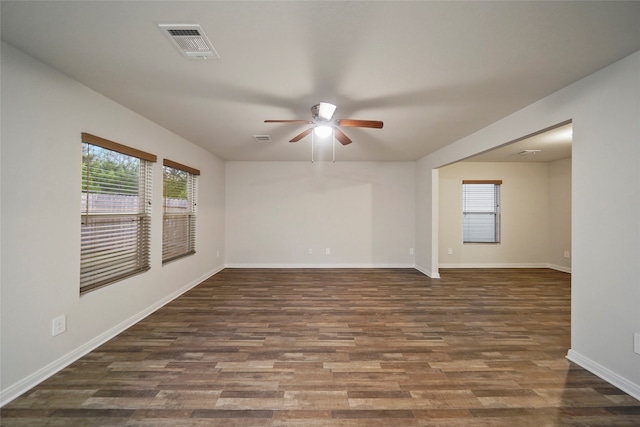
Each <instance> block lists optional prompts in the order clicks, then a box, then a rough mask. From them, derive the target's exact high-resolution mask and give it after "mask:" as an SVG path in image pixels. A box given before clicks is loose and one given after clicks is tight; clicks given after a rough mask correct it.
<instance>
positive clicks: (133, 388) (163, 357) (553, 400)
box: [0, 269, 640, 427]
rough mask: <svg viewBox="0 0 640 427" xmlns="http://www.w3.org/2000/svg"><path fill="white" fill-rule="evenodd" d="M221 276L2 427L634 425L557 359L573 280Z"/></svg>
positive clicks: (593, 382)
mask: <svg viewBox="0 0 640 427" xmlns="http://www.w3.org/2000/svg"><path fill="white" fill-rule="evenodd" d="M441 275H442V278H441V279H438V280H434V279H429V278H428V277H426V276H424V275H422V274H421V273H419V272H417V271H415V270H412V269H393V270H392V269H375V270H374V269H340V270H333V269H296V270H285V269H275V270H266V269H227V270H224V271H222V272H220V273H218V274H217V275H215V276H213V277H211V278H209V279H208V280H206V281H205V282H203V283H202V284H200V285H199V286H197V287H196V288H194V289H192V290H191V291H189V292H187V293H186V294H184V295H183V296H181V297H180V298H178V299H176V300H175V301H173V302H172V303H170V304H168V305H167V306H165V307H163V308H162V309H160V310H158V311H157V312H155V313H154V314H152V315H151V316H149V317H148V318H146V319H145V320H143V321H142V322H140V323H138V324H137V325H135V326H133V327H131V328H130V329H128V330H127V331H125V332H124V333H122V334H120V335H119V336H117V337H116V338H114V339H112V340H110V341H109V342H107V343H106V344H104V345H102V346H101V347H99V348H98V349H96V350H95V351H93V352H91V353H90V354H88V355H87V356H85V357H83V358H82V359H80V360H78V361H77V362H75V363H73V364H72V365H71V366H69V367H67V368H66V369H64V370H62V371H61V372H59V373H58V374H56V375H55V376H53V377H51V378H50V379H48V380H47V381H45V382H43V383H42V384H40V385H38V386H37V387H35V388H33V389H32V390H30V391H29V392H27V393H26V394H25V395H23V396H21V397H19V398H18V399H16V400H14V401H13V402H11V403H10V404H8V405H6V406H5V407H4V408H3V409H2V410H1V412H0V417H1V418H0V421H1V424H2V426H6V427H13V426H21V427H22V426H29V427H37V426H153V427H162V426H171V427H177V426H235V427H237V426H252V427H253V426H296V427H305V426H385V427H386V426H392V427H402V426H483V427H484V426H535V427H540V426H561V425H574V426H638V425H640V402H639V401H637V400H635V399H634V398H632V397H630V396H629V395H627V394H625V393H623V392H622V391H620V390H618V389H616V388H615V387H613V386H611V385H609V384H608V383H606V382H605V381H603V380H601V379H599V378H597V377H595V376H594V375H592V374H590V373H589V372H587V371H585V370H584V369H582V368H579V367H577V366H576V365H573V364H571V363H570V362H568V361H567V360H566V359H565V355H566V353H567V350H568V348H569V345H570V335H569V329H570V286H571V285H570V275H568V274H565V273H560V272H557V271H553V270H546V269H518V270H508V269H506V270H468V269H465V270H443V271H442V272H441Z"/></svg>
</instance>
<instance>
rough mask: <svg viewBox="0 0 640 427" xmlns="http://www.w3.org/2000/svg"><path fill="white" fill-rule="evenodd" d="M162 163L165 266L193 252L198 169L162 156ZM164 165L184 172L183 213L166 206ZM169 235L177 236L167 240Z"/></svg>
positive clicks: (165, 171) (194, 250)
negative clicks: (184, 204)
mask: <svg viewBox="0 0 640 427" xmlns="http://www.w3.org/2000/svg"><path fill="white" fill-rule="evenodd" d="M162 166H163V167H162V265H165V264H167V263H170V262H173V261H176V260H178V259H181V258H184V257H186V256H190V255H193V254H195V253H196V224H197V209H196V208H197V198H198V179H197V177H198V176H200V170H198V169H196V168H193V167H191V166H186V165H184V164H182V163H178V162H175V161H173V160H169V159H163V162H162ZM167 168H170V169H174V170H176V171H179V172H183V173H185V174H186V183H185V184H186V187H185V188H184V191H185V199H184V200H185V201H186V207H185V210H184V211H182V212H180V211H178V212H176V211H173V212H172V211H171V208H170V207H169V206H168V203H167V202H168V200H170V198H168V197H167V181H166V178H167ZM177 200H181V199H177ZM169 224H171V228H169ZM170 234H173V235H174V236H176V235H178V236H179V237H178V238H171V239H169V236H170Z"/></svg>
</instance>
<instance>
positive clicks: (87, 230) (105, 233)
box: [80, 133, 156, 292]
mask: <svg viewBox="0 0 640 427" xmlns="http://www.w3.org/2000/svg"><path fill="white" fill-rule="evenodd" d="M155 161H156V156H155V155H153V154H149V153H145V152H143V151H140V150H136V149H134V148H130V147H126V146H123V145H120V144H118V143H115V142H112V141H109V140H106V139H103V138H99V137H97V136H93V135H90V134H86V133H83V134H82V202H81V206H82V212H81V244H80V292H86V291H89V290H92V289H95V288H98V287H101V286H104V285H107V284H109V283H112V282H115V281H117V280H121V279H124V278H125V277H129V276H131V275H133V274H137V273H140V272H142V271H146V270H148V269H149V240H150V226H151V182H152V181H151V179H152V167H151V166H152V162H155Z"/></svg>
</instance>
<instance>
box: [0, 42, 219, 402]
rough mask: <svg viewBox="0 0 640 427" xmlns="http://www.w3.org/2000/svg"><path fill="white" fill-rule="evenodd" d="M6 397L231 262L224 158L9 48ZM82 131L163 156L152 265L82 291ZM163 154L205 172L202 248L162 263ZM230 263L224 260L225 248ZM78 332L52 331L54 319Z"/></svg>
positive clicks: (5, 96) (5, 101)
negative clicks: (226, 230)
mask: <svg viewBox="0 0 640 427" xmlns="http://www.w3.org/2000/svg"><path fill="white" fill-rule="evenodd" d="M1 51H2V61H1V66H2V69H1V79H2V80H1V84H2V87H1V90H2V104H1V108H2V135H1V136H2V147H1V148H2V156H1V157H2V159H1V160H2V163H1V173H2V216H1V219H2V227H1V233H2V252H1V253H2V268H1V285H2V286H1V292H2V301H1V304H2V306H1V309H2V310H1V328H2V329H1V353H0V356H1V372H2V378H1V387H2V396H1V398H2V402H3V403H4V402H6V401H8V400H10V399H12V398H14V397H16V395H17V394H19V393H21V392H23V391H26V390H27V389H28V388H30V387H31V386H33V385H35V384H36V383H38V382H40V381H41V380H43V379H44V378H46V377H47V376H49V375H51V374H53V373H54V372H55V371H57V370H58V369H60V368H62V367H63V366H65V365H66V364H68V363H70V362H71V361H73V360H74V359H76V358H77V357H80V356H81V355H82V354H84V353H86V352H87V351H90V350H91V349H92V348H93V347H95V346H96V345H98V344H100V343H101V342H103V341H105V340H106V339H108V338H110V337H111V336H112V335H114V334H115V333H117V332H119V331H120V330H122V329H124V328H126V327H127V326H129V325H130V324H132V323H133V322H135V321H136V320H139V319H140V318H141V317H144V316H145V315H147V314H148V313H150V312H151V311H153V310H154V309H156V308H158V307H159V306H160V305H162V304H163V303H165V302H167V301H168V300H170V299H172V298H173V297H175V296H177V295H178V294H179V293H181V292H184V291H185V290H187V289H189V288H190V287H192V286H194V285H196V284H197V283H199V282H200V281H201V280H202V279H205V278H206V277H208V276H209V275H211V274H213V273H215V272H216V271H217V270H218V269H220V268H221V267H222V266H223V259H224V258H223V256H224V254H223V250H224V215H223V212H224V163H223V162H222V161H220V160H219V159H217V158H216V157H214V156H213V155H211V154H210V153H207V152H205V151H204V150H202V149H200V148H198V147H196V146H195V145H193V144H191V143H189V142H187V141H185V140H184V139H182V138H179V137H177V136H176V135H174V134H172V133H170V132H169V131H167V130H165V129H163V128H161V127H159V126H157V125H155V124H154V123H151V122H150V121H148V120H146V119H145V118H143V117H141V116H139V115H137V114H135V113H133V112H131V111H130V110H127V109H125V108H123V107H122V106H120V105H118V104H116V103H114V102H113V101H110V100H108V99H106V98H105V97H103V96H101V95H100V94H98V93H96V92H94V91H92V90H90V89H88V88H87V87H85V86H82V85H80V84H79V83H77V82H75V81H73V80H71V79H69V78H67V77H66V76H64V75H62V74H60V73H58V72H56V71H55V70H53V69H51V68H49V67H47V66H45V65H43V64H42V63H40V62H38V61H36V60H34V59H33V58H31V57H28V56H26V55H24V54H23V53H21V52H19V51H17V50H15V49H13V48H12V47H10V46H9V45H7V44H4V43H3V44H2V49H1ZM81 132H89V133H92V134H95V135H98V136H101V137H103V138H107V139H111V140H114V141H117V142H120V143H122V144H125V145H130V146H132V147H135V148H138V149H141V150H143V151H147V152H150V153H153V154H156V155H157V156H158V160H159V161H158V163H156V164H155V166H154V170H153V173H154V182H153V185H154V189H153V196H154V200H155V202H156V203H155V204H154V206H153V213H152V241H151V242H152V249H151V270H149V271H148V272H145V273H143V274H140V275H137V276H135V277H132V278H129V279H127V280H123V281H121V282H118V283H116V284H113V285H110V286H108V287H105V288H102V289H99V290H96V291H93V292H90V293H88V294H85V295H83V296H80V294H79V271H80V261H79V260H80V185H81V182H80V172H81V159H82V150H81V143H80V134H81ZM162 158H170V159H171V160H174V161H177V162H180V163H183V164H187V165H189V166H192V167H195V168H198V169H200V170H201V173H202V174H201V175H200V177H199V180H198V188H199V194H198V198H199V200H198V224H197V237H196V239H197V243H196V250H197V253H196V254H195V255H193V256H190V257H188V258H184V259H182V260H179V261H176V262H173V263H170V264H167V265H165V266H162V265H161V239H162V230H161V227H162V226H161V225H162V207H161V203H159V201H160V200H161V198H162ZM218 250H220V252H221V256H220V258H217V257H216V255H217V251H218ZM60 315H66V316H67V332H65V333H63V334H61V335H58V336H56V337H52V336H51V321H52V319H53V318H54V317H57V316H60Z"/></svg>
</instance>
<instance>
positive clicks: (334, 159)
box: [331, 128, 336, 163]
mask: <svg viewBox="0 0 640 427" xmlns="http://www.w3.org/2000/svg"><path fill="white" fill-rule="evenodd" d="M331 143H332V144H333V163H335V162H336V130H335V129H333V128H332V129H331Z"/></svg>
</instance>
